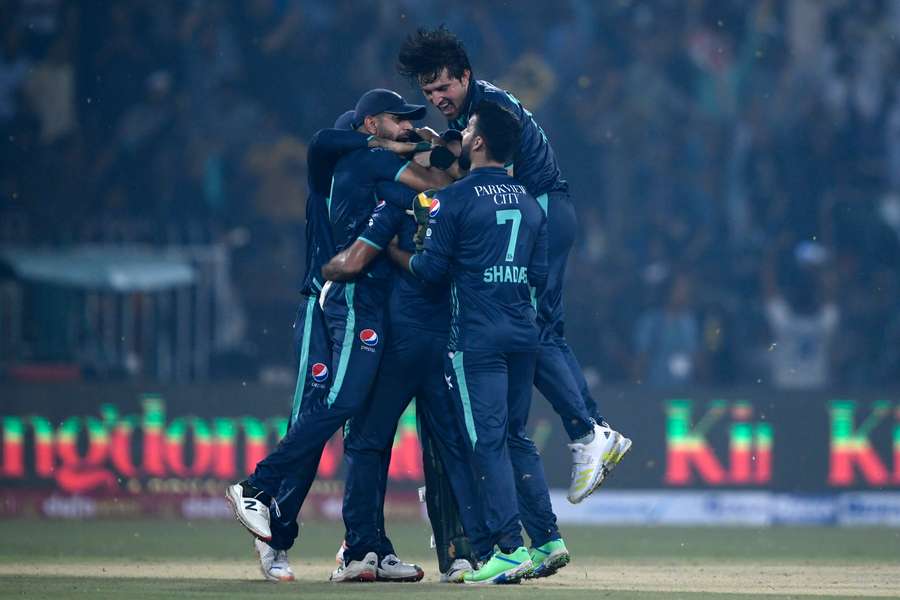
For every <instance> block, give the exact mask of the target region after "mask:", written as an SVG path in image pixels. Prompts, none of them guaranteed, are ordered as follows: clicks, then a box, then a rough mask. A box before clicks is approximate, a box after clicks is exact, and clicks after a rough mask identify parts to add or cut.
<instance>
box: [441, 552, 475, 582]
mask: <svg viewBox="0 0 900 600" xmlns="http://www.w3.org/2000/svg"><path fill="white" fill-rule="evenodd" d="M472 571H474V569H473V568H472V563H470V562H469V561H467V560H466V559H464V558H457V559H456V560H454V561H453V563H452V564H451V565H450V568H449V569H447V572H446V573H441V583H462V582H463V577H465V575H466V573H471V572H472Z"/></svg>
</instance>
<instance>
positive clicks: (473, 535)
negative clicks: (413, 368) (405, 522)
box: [416, 340, 492, 582]
mask: <svg viewBox="0 0 900 600" xmlns="http://www.w3.org/2000/svg"><path fill="white" fill-rule="evenodd" d="M422 354H423V356H428V357H429V360H428V363H427V364H428V368H427V370H426V373H427V376H426V378H425V382H424V384H423V389H422V390H421V393H420V394H419V395H418V396H417V400H416V410H417V413H418V416H419V417H420V418H419V423H420V427H419V439H420V440H421V443H422V454H423V466H424V469H425V500H426V505H427V508H428V518H429V521H431V526H432V531H433V532H434V536H435V546H436V550H437V554H438V564H439V567H440V570H441V573H442V579H446V580H447V581H456V582H458V581H459V580H460V578H461V577H462V576H463V575H464V574H465V572H466V571H468V570H471V568H472V565H475V564H476V563H477V560H478V557H479V556H482V555H487V554H490V553H491V550H492V543H491V541H490V536H489V534H488V531H487V529H486V527H485V524H484V520H483V517H482V513H481V510H480V500H479V498H478V493H477V489H476V486H475V478H474V475H473V472H472V467H471V464H470V462H471V455H472V451H471V446H470V445H469V443H468V436H467V434H466V432H465V431H463V430H462V428H461V427H460V423H462V422H463V416H462V412H461V411H459V404H458V403H456V402H454V400H453V396H452V395H451V394H450V390H449V388H448V387H447V382H446V381H445V379H444V377H443V369H442V368H440V369H438V368H436V367H438V366H439V365H441V364H442V363H443V360H444V356H445V355H446V345H445V344H444V343H443V340H441V341H439V342H438V341H435V342H432V343H431V344H430V347H427V348H423V352H422ZM457 411H459V412H457ZM460 506H461V507H462V509H463V510H462V511H460V510H459V507H460ZM467 565H468V566H467Z"/></svg>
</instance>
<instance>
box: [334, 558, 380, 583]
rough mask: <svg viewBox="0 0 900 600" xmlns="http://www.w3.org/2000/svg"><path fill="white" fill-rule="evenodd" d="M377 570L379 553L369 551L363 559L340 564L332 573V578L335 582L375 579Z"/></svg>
mask: <svg viewBox="0 0 900 600" xmlns="http://www.w3.org/2000/svg"><path fill="white" fill-rule="evenodd" d="M377 571H378V555H377V554H375V553H374V552H369V553H368V554H366V556H365V558H363V559H362V560H351V561H350V562H349V563H344V564H342V565H341V566H339V567H338V568H337V569H335V570H334V572H333V573H332V574H331V577H330V580H331V581H332V582H334V583H348V582H351V581H375V579H376V578H377V576H378V574H377Z"/></svg>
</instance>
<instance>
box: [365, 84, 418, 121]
mask: <svg viewBox="0 0 900 600" xmlns="http://www.w3.org/2000/svg"><path fill="white" fill-rule="evenodd" d="M425 112H426V109H425V107H424V106H422V105H421V104H407V103H406V100H404V99H403V96H401V95H400V94H398V93H397V92H394V91H392V90H385V89H382V88H376V89H374V90H369V91H368V92H366V93H365V94H363V95H362V96H361V97H360V99H359V102H357V103H356V109H355V110H354V111H353V126H354V127H359V126H360V125H362V123H363V121H364V120H365V118H366V117H369V116H374V115H380V114H381V113H388V114H391V115H399V116H402V117H406V118H407V119H409V120H410V121H418V120H419V119H423V118H425Z"/></svg>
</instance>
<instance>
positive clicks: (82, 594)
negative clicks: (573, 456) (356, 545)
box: [0, 577, 849, 600]
mask: <svg viewBox="0 0 900 600" xmlns="http://www.w3.org/2000/svg"><path fill="white" fill-rule="evenodd" d="M36 585H39V586H40V592H39V593H37V592H36V590H35V586H36ZM400 585H401V584H368V585H364V586H361V585H355V586H343V587H342V586H335V585H333V584H330V583H327V582H326V583H312V584H309V583H303V584H302V587H299V586H297V585H280V586H278V585H272V584H270V583H266V582H264V581H259V582H247V583H238V584H235V583H234V582H228V581H222V582H219V581H208V580H199V579H198V580H190V579H187V580H168V581H166V580H163V581H159V580H150V579H125V580H114V579H104V578H99V577H77V578H76V577H57V578H52V579H49V580H47V579H45V580H40V581H37V582H36V581H35V580H34V578H30V577H0V598H52V599H53V600H69V599H72V600H76V599H79V600H87V599H91V600H107V599H108V600H123V599H127V600H134V599H140V600H173V599H175V598H177V599H178V600H195V599H196V600H209V599H212V598H235V599H238V598H239V599H241V600H255V599H259V600H268V599H270V598H323V597H327V598H329V599H330V600H360V598H363V597H365V598H385V599H387V598H396V597H398V596H399V595H401V590H402V592H405V593H404V594H402V595H405V596H409V597H416V598H422V597H427V598H428V600H445V599H453V600H460V599H462V598H466V600H475V599H477V600H481V599H484V598H490V599H491V600H499V599H501V598H502V599H507V598H510V599H518V598H528V599H530V600H537V599H540V600H543V599H545V598H551V599H553V600H576V599H581V598H587V599H591V600H597V599H608V600H713V599H715V598H723V599H725V600H771V598H773V597H774V596H760V595H759V594H755V595H754V594H722V593H672V592H627V591H615V590H586V589H568V590H548V589H546V588H540V589H536V588H534V587H531V586H529V585H527V584H525V585H519V586H502V587H497V588H471V587H464V586H448V585H441V584H434V583H432V584H416V585H415V586H406V587H405V588H401V587H400ZM410 592H413V593H410ZM778 597H779V598H797V599H801V598H802V599H803V600H808V599H809V598H811V597H810V596H799V595H795V596H778ZM843 598H849V596H844V597H843Z"/></svg>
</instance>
